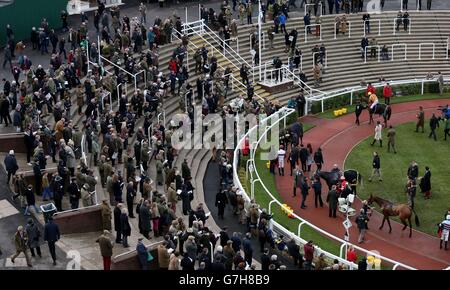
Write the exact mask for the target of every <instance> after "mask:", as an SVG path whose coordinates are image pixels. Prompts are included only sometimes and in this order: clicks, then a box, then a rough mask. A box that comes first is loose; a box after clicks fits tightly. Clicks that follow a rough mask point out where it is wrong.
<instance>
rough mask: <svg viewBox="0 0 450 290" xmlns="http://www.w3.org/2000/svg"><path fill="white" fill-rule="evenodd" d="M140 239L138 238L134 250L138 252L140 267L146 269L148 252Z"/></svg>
mask: <svg viewBox="0 0 450 290" xmlns="http://www.w3.org/2000/svg"><path fill="white" fill-rule="evenodd" d="M142 240H143V239H142V238H138V243H137V245H136V252H137V254H138V259H139V264H141V269H142V270H147V260H148V252H147V249H146V248H145V245H144V243H143V242H142Z"/></svg>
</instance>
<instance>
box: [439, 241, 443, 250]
mask: <svg viewBox="0 0 450 290" xmlns="http://www.w3.org/2000/svg"><path fill="white" fill-rule="evenodd" d="M439 249H442V240H440V241H439Z"/></svg>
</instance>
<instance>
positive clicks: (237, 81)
mask: <svg viewBox="0 0 450 290" xmlns="http://www.w3.org/2000/svg"><path fill="white" fill-rule="evenodd" d="M176 33H179V32H178V31H177V30H176V29H173V33H172V36H173V37H175V38H176V39H179V37H178V36H177V35H176ZM204 41H205V42H206V43H207V44H209V45H211V44H210V43H209V42H208V41H207V40H204ZM190 44H191V45H188V49H191V50H192V51H194V52H195V50H197V49H199V47H198V46H197V45H195V44H194V43H193V42H190ZM192 46H193V47H195V49H194V48H192ZM211 47H212V45H211ZM215 49H216V50H217V51H218V49H217V48H215ZM219 53H220V51H219ZM224 58H225V59H227V60H228V58H227V57H226V56H224ZM228 62H230V63H231V64H232V65H233V66H234V67H236V68H237V69H240V68H238V67H237V66H236V65H235V64H234V63H232V62H231V61H230V60H228ZM217 65H218V66H219V67H220V68H221V69H222V70H224V71H225V68H224V67H223V66H222V65H221V64H220V63H218V64H217ZM230 78H231V84H232V87H233V84H234V82H236V83H237V84H239V85H241V86H242V87H245V85H244V84H243V83H242V82H241V81H239V80H238V79H236V78H235V77H234V75H233V74H230ZM238 89H239V90H240V91H241V92H243V93H244V94H246V93H247V92H246V91H245V90H243V89H242V88H241V87H238ZM254 96H255V97H257V98H258V99H259V100H260V101H263V102H264V99H263V98H262V97H261V96H260V95H259V94H257V93H256V92H254Z"/></svg>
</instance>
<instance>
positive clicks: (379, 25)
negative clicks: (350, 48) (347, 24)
mask: <svg viewBox="0 0 450 290" xmlns="http://www.w3.org/2000/svg"><path fill="white" fill-rule="evenodd" d="M370 21H377V22H378V35H381V19H366V20H364V27H363V30H364V35H363V36H366V22H369V24H370Z"/></svg>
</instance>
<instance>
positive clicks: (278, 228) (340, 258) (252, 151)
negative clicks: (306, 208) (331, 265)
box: [233, 107, 415, 270]
mask: <svg viewBox="0 0 450 290" xmlns="http://www.w3.org/2000/svg"><path fill="white" fill-rule="evenodd" d="M294 112H295V110H293V109H288V108H286V107H283V108H281V109H280V110H279V111H278V112H277V113H275V114H273V115H271V116H268V117H267V118H265V119H264V120H262V121H261V122H260V126H261V124H262V125H263V126H265V128H266V130H264V132H263V133H262V135H261V136H260V138H259V139H258V141H257V142H255V143H256V144H255V143H253V142H252V144H251V145H252V146H253V145H255V146H254V147H253V148H250V159H249V160H248V161H247V164H246V171H248V170H249V166H252V167H253V168H252V171H250V176H251V182H250V183H251V184H252V185H253V186H254V184H255V183H256V182H259V183H260V184H261V187H262V188H263V190H264V192H265V194H266V195H268V196H269V197H270V199H271V202H270V203H269V212H271V205H272V204H276V205H277V206H279V207H280V208H284V206H283V204H282V203H281V202H280V201H279V200H278V199H277V198H275V197H274V196H273V194H272V193H271V192H270V191H269V190H268V189H267V187H266V186H265V184H264V183H263V182H262V180H261V177H260V176H259V173H258V169H257V167H256V166H255V165H256V164H255V160H254V159H255V156H256V149H257V148H258V145H259V143H260V142H261V140H263V138H264V137H265V136H266V135H267V133H268V132H269V131H270V130H271V129H272V128H273V127H274V126H277V125H279V122H280V121H281V120H286V118H287V117H288V116H289V115H291V114H292V113H294ZM280 115H281V118H280V117H279V116H280ZM273 117H276V118H275V119H274V118H273ZM269 120H271V124H270V126H267V125H266V124H267V123H268V121H269ZM258 128H259V126H258V125H255V126H254V127H252V128H251V129H250V130H249V131H248V132H247V133H246V134H245V135H244V136H243V137H242V138H241V139H240V140H239V143H238V146H237V147H236V149H235V150H234V160H233V180H234V185H235V186H236V187H237V188H238V189H239V191H240V192H241V193H242V196H243V197H244V199H246V200H247V201H250V197H249V195H248V194H247V192H246V191H245V189H244V187H243V186H242V183H241V181H240V179H239V175H238V172H237V169H238V159H239V156H240V152H239V151H240V149H241V148H243V145H244V144H245V143H244V142H245V140H246V139H247V138H248V137H249V136H250V135H251V134H255V133H254V131H257V130H258ZM253 173H254V174H255V175H256V176H255V177H256V178H253ZM253 190H254V187H253ZM292 216H293V218H295V219H296V220H298V221H299V222H300V223H299V226H298V233H297V234H295V233H293V232H291V231H290V230H288V229H286V228H285V227H284V226H283V225H281V224H279V223H278V222H277V221H276V219H275V217H274V218H272V219H271V220H270V222H269V223H270V224H271V226H272V227H273V229H274V230H275V231H276V232H281V233H283V234H284V235H285V236H289V237H292V238H294V239H295V240H296V242H298V243H301V244H305V243H307V241H306V240H305V239H302V237H301V227H302V226H303V225H307V226H309V227H311V228H312V229H313V230H315V231H317V232H319V233H320V234H322V235H324V236H326V237H327V238H330V239H331V240H334V241H335V242H337V243H339V244H340V256H336V255H334V254H332V253H329V252H326V251H323V250H322V249H320V248H317V247H316V254H317V255H318V254H320V253H324V254H325V255H326V256H327V257H329V258H331V259H337V260H338V261H339V262H340V263H342V264H344V265H347V266H348V267H349V269H357V265H356V264H354V263H352V262H349V261H347V260H346V259H345V258H343V255H344V254H343V253H344V252H343V249H344V247H347V246H349V245H352V246H353V247H354V248H355V249H356V250H358V251H360V252H362V253H365V254H366V255H375V256H376V257H379V258H380V259H382V260H383V261H385V262H387V263H390V264H392V265H394V268H393V269H396V268H398V267H399V266H400V267H402V268H405V269H410V270H415V268H413V267H411V266H408V265H405V264H403V263H400V262H398V261H394V260H392V259H389V258H387V257H383V256H381V255H379V254H377V253H374V252H372V251H368V250H366V249H364V248H361V247H359V246H357V245H353V244H351V243H349V242H347V241H345V240H343V239H341V238H338V237H336V236H334V235H332V234H330V233H328V232H327V231H324V230H322V229H321V228H319V227H317V226H315V225H313V224H311V223H310V222H308V221H307V220H305V219H303V218H301V217H300V216H298V215H297V214H295V213H292Z"/></svg>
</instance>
